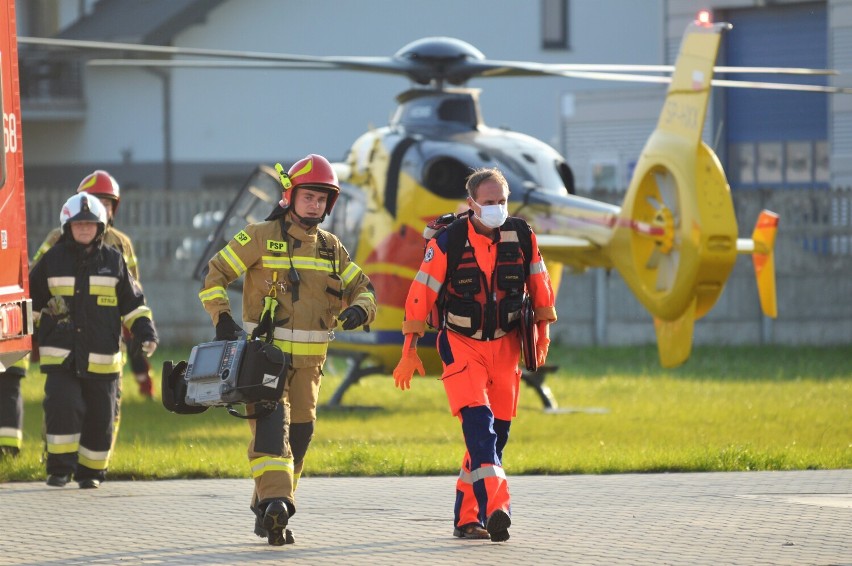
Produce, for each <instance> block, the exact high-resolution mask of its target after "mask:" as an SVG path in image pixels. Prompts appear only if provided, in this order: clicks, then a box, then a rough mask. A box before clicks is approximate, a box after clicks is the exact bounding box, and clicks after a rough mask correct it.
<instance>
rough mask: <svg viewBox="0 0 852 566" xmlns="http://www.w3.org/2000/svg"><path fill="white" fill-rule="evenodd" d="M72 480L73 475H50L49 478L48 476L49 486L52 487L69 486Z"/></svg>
mask: <svg viewBox="0 0 852 566" xmlns="http://www.w3.org/2000/svg"><path fill="white" fill-rule="evenodd" d="M70 479H71V474H68V475H60V474H50V475H49V476H47V485H49V486H50V487H65V484H67V483H68V481H69V480H70Z"/></svg>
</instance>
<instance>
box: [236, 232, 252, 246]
mask: <svg viewBox="0 0 852 566" xmlns="http://www.w3.org/2000/svg"><path fill="white" fill-rule="evenodd" d="M234 239H235V240H236V241H237V242H238V243H239V244H240V245H241V246H244V245H246V244H248V243H249V242H251V236H249V235H248V234H246V231H245V230H240V231H239V232H238V233H237V235H236V236H234Z"/></svg>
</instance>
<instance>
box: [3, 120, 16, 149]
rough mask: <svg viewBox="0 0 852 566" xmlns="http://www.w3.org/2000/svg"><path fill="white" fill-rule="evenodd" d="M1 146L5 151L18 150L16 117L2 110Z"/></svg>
mask: <svg viewBox="0 0 852 566" xmlns="http://www.w3.org/2000/svg"><path fill="white" fill-rule="evenodd" d="M3 147H5V148H6V153H16V152H17V151H18V119H17V118H16V117H15V115H14V114H6V113H5V112H3Z"/></svg>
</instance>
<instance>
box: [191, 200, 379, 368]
mask: <svg viewBox="0 0 852 566" xmlns="http://www.w3.org/2000/svg"><path fill="white" fill-rule="evenodd" d="M208 267H209V271H208V274H207V277H206V278H205V280H204V287H203V289H202V290H201V292H200V293H199V294H198V296H199V298H200V299H201V302H202V304H203V305H204V308H205V309H206V310H207V312H208V313H210V316H211V318H212V319H213V324H214V325H216V324H217V323H218V322H219V315H220V314H221V313H223V312H228V313H229V314H230V308H231V307H230V304H229V302H228V295H227V293H226V289H227V287H228V284H230V283H231V282H232V281H234V280H235V279H237V278H238V277H240V276H241V275H243V274H245V283H244V285H243V309H242V313H243V328H244V329H245V330H246V331H247V332H252V331H253V330H254V329H255V328H256V327H257V324H258V322H259V321H260V316H261V314H262V312H263V309H264V299H265V297H267V296H274V297H275V298H276V300H277V303H278V305H277V308H276V311H275V318H274V320H275V325H274V326H275V329H274V339H275V345H276V346H278V347H279V348H281V350H282V351H283V352H284V353H288V354H291V355H292V357H293V367H296V368H300V367H312V366H321V365H322V364H323V363H324V362H325V357H326V352H327V351H328V342H329V341H330V340H331V339H333V337H334V333H333V330H334V327H335V325H336V324H337V315H338V314H340V312H341V311H342V310H343V309H344V308H345V307H347V306H351V305H357V306H359V307H361V308H362V309H364V311H365V312H366V313H367V320H366V322H365V323H364V324H369V323H370V322H372V320H373V319H374V318H375V315H376V297H375V293H374V291H373V287H372V285H371V284H370V280H369V278H368V277H367V276H366V275H365V274H364V273H363V272H362V271H361V268H360V267H358V265H357V264H356V263H355V262H353V261H352V260H351V259H350V258H349V254H348V252H347V251H346V248H344V247H343V244H342V243H341V242H340V240H338V239H337V237H336V236H335V235H334V234H332V233H330V232H327V231H325V230H322V229H319V228H310V229H308V230H304V229H302V228H301V227H300V226H299V225H297V224H295V223H293V222H291V221H290V216H289V213H287V214H285V215H282V216H280V217H277V218H274V219H272V220H266V221H264V222H258V223H256V224H249V225H248V226H246V227H245V229H243V230H242V231H240V232H239V233H238V234H237V235H236V236H234V237H233V239H232V240H231V241H230V242H228V245H227V246H225V247H224V248H222V250H221V251H220V252H219V253H218V254H216V255H215V256H213V258H212V259H211V260H210V262H209V264H208Z"/></svg>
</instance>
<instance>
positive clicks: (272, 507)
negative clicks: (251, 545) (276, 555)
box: [252, 500, 296, 546]
mask: <svg viewBox="0 0 852 566" xmlns="http://www.w3.org/2000/svg"><path fill="white" fill-rule="evenodd" d="M252 511H253V512H254V514H255V519H254V534H256V535H257V536H259V537H260V538H265V539H267V542H269V544H271V545H273V546H282V545H285V544H295V543H296V539H295V538H294V537H293V531H291V530H290V529H288V528H286V526H287V521H289V519H290V514H289V513H288V512H287V504H286V503H284V502H283V501H281V500H275V501H270V502H269V504H268V505H267V506H266V509H265V510H264V509H259V508H256V507H252Z"/></svg>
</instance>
